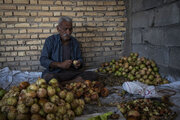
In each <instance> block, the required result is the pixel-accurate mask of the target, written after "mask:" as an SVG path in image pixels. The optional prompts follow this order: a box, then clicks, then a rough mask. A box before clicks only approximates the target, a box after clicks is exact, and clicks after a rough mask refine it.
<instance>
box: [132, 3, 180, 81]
mask: <svg viewBox="0 0 180 120" xmlns="http://www.w3.org/2000/svg"><path fill="white" fill-rule="evenodd" d="M129 18H130V22H129V23H130V26H129V32H130V37H129V39H131V48H132V51H133V52H138V53H139V54H140V56H145V57H147V58H149V59H154V60H155V61H156V63H157V64H158V66H159V67H160V72H161V73H162V74H164V75H171V76H173V77H175V79H178V78H179V77H180V62H179V61H180V0H130V1H129Z"/></svg>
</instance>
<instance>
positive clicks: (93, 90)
mask: <svg viewBox="0 0 180 120" xmlns="http://www.w3.org/2000/svg"><path fill="white" fill-rule="evenodd" d="M65 88H66V89H67V90H68V91H71V92H73V93H74V95H75V97H77V98H84V100H85V102H86V103H89V102H90V101H97V100H98V98H99V96H101V97H106V96H108V94H109V90H108V89H107V88H105V87H104V85H103V84H102V83H100V82H98V81H92V82H91V81H89V80H85V81H84V82H77V83H71V84H67V85H66V87H65Z"/></svg>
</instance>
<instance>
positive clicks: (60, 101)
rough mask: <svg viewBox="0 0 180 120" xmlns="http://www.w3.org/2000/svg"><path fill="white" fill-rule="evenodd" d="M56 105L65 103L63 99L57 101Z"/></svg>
mask: <svg viewBox="0 0 180 120" xmlns="http://www.w3.org/2000/svg"><path fill="white" fill-rule="evenodd" d="M57 104H58V105H65V104H66V102H65V101H64V100H63V99H59V102H58V103H57Z"/></svg>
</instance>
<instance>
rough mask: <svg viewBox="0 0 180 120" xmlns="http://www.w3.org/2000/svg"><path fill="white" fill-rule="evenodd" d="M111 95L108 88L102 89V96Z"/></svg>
mask: <svg viewBox="0 0 180 120" xmlns="http://www.w3.org/2000/svg"><path fill="white" fill-rule="evenodd" d="M108 95H109V90H108V89H107V88H102V89H101V96H102V97H106V96H108Z"/></svg>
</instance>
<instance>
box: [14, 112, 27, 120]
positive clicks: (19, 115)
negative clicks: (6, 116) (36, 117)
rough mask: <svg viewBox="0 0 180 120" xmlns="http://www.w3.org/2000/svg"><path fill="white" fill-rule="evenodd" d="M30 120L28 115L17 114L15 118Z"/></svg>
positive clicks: (17, 119)
mask: <svg viewBox="0 0 180 120" xmlns="http://www.w3.org/2000/svg"><path fill="white" fill-rule="evenodd" d="M29 119H30V116H29V114H21V113H20V114H18V115H17V116H16V120H29Z"/></svg>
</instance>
